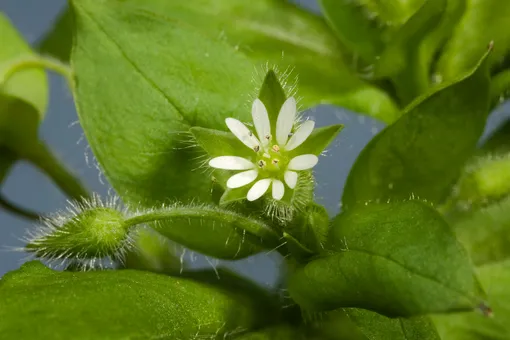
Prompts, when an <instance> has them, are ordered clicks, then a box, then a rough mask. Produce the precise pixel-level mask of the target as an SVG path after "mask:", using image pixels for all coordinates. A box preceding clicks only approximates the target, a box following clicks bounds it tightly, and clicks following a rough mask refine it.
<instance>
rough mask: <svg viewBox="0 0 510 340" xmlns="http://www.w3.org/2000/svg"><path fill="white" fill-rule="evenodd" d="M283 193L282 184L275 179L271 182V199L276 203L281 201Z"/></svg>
mask: <svg viewBox="0 0 510 340" xmlns="http://www.w3.org/2000/svg"><path fill="white" fill-rule="evenodd" d="M284 193H285V187H284V186H283V182H282V181H279V180H277V179H274V180H273V198H274V199H275V200H277V201H279V200H281V199H282V197H283V194H284Z"/></svg>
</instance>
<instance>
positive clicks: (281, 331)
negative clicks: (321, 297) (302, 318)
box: [235, 325, 308, 340]
mask: <svg viewBox="0 0 510 340" xmlns="http://www.w3.org/2000/svg"><path fill="white" fill-rule="evenodd" d="M235 339H236V340H307V339H308V338H307V337H306V336H305V335H304V334H302V332H301V331H300V330H298V329H296V328H295V327H293V326H288V325H282V326H273V327H269V328H265V329H262V330H260V331H256V332H251V333H247V334H243V335H241V336H239V337H236V338H235Z"/></svg>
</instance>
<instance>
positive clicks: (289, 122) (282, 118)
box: [276, 97, 296, 145]
mask: <svg viewBox="0 0 510 340" xmlns="http://www.w3.org/2000/svg"><path fill="white" fill-rule="evenodd" d="M294 119H296V100H295V99H294V97H290V98H288V99H287V100H286V101H285V103H283V105H282V108H281V109H280V113H278V119H277V120H276V141H277V142H278V144H280V145H285V144H286V143H287V139H288V138H289V133H290V131H291V130H292V126H293V125H294Z"/></svg>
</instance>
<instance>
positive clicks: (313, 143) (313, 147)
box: [289, 124, 344, 157]
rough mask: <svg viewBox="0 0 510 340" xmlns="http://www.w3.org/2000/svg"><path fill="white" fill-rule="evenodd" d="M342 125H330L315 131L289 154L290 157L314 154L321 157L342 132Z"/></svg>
mask: <svg viewBox="0 0 510 340" xmlns="http://www.w3.org/2000/svg"><path fill="white" fill-rule="evenodd" d="M343 128H344V126H343V125H342V124H335V125H328V126H324V127H320V128H317V129H314V130H313V132H312V133H311V135H310V136H309V137H308V138H307V139H306V140H305V141H304V142H303V144H301V145H300V146H298V147H297V148H296V149H294V150H291V151H290V152H289V157H294V156H298V155H304V154H313V155H316V156H319V155H320V154H321V153H322V152H323V151H324V150H325V149H326V148H327V147H328V146H329V144H330V143H331V142H332V141H333V140H334V139H335V138H336V136H337V135H338V134H339V133H340V131H342V129H343Z"/></svg>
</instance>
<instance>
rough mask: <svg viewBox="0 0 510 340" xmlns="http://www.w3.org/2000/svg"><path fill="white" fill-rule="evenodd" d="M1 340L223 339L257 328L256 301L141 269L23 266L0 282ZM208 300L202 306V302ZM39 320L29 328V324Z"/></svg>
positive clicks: (258, 320)
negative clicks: (72, 269)
mask: <svg viewBox="0 0 510 340" xmlns="http://www.w3.org/2000/svg"><path fill="white" fill-rule="evenodd" d="M0 299H1V301H2V308H0V318H1V320H2V322H1V323H0V337H1V338H4V339H10V338H18V339H30V338H37V339H69V338H72V339H90V338H109V339H122V338H124V339H125V338H157V337H159V338H161V337H166V338H173V339H178V338H182V339H189V338H192V337H193V336H195V335H197V336H207V337H214V336H217V337H218V338H222V337H223V335H224V334H226V333H228V332H233V331H235V330H238V329H243V328H250V327H254V326H256V325H257V323H259V322H260V319H261V318H263V317H264V315H263V314H259V313H258V312H257V309H256V306H257V300H256V297H255V296H253V295H252V296H251V297H250V296H246V295H242V294H239V293H238V292H229V291H227V290H225V289H220V288H218V287H215V286H212V285H209V284H205V283H200V282H197V281H194V280H190V279H185V278H173V277H168V276H163V275H158V274H152V273H147V272H139V271H131V270H121V271H93V272H81V273H80V272H77V273H74V272H61V273H59V272H55V271H52V270H50V269H48V268H45V267H44V266H43V265H42V264H40V263H38V262H30V263H27V264H25V265H24V266H23V267H22V268H21V269H19V270H18V271H15V272H12V273H10V274H8V275H6V276H5V277H4V278H3V279H2V282H1V283H0ZM205 301H207V303H204V302H205ZM34 315H37V320H38V321H37V322H36V323H33V324H31V327H27V323H26V322H27V320H30V319H32V318H33V316H34Z"/></svg>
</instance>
